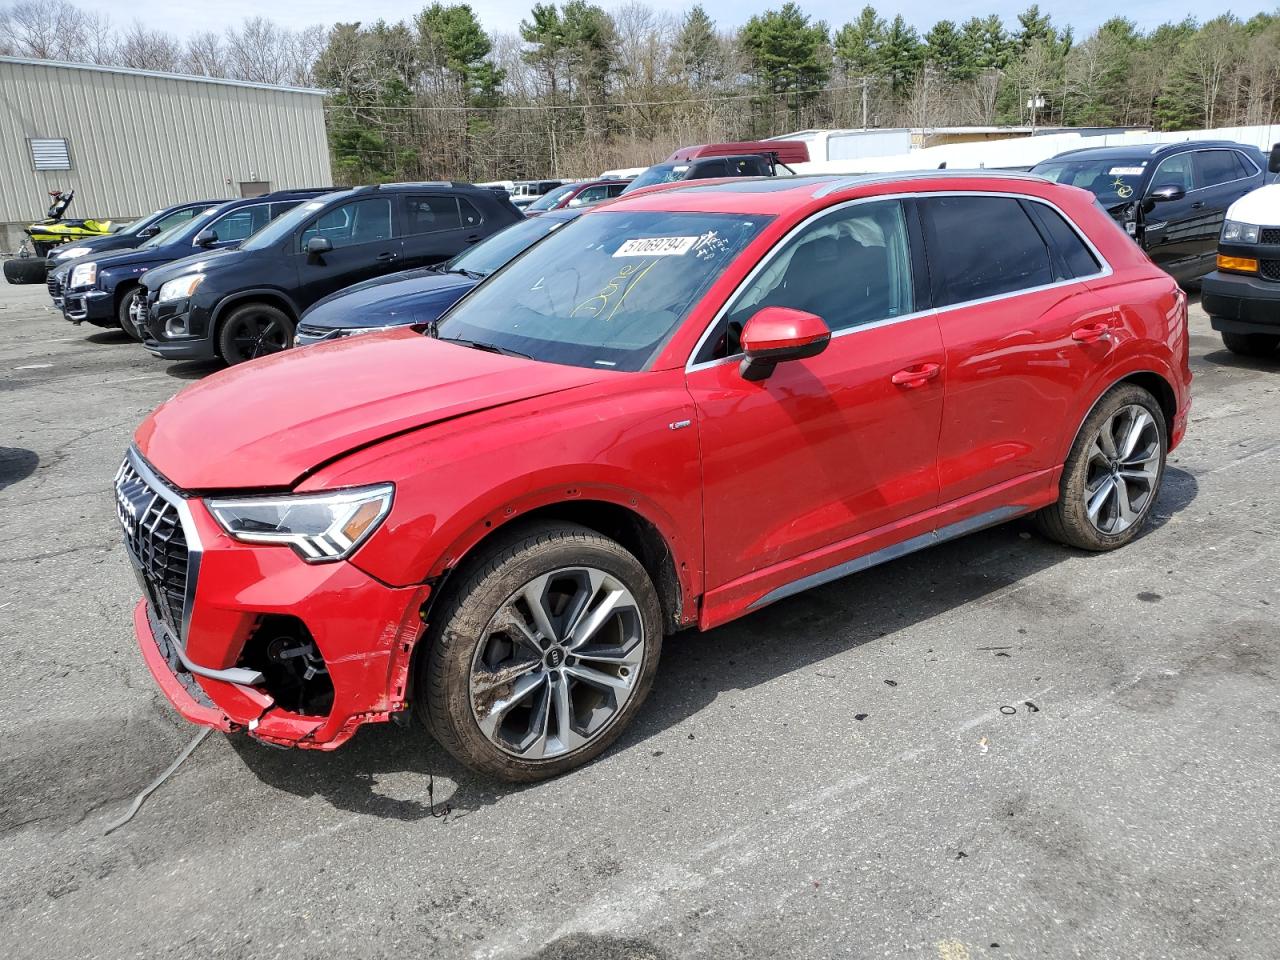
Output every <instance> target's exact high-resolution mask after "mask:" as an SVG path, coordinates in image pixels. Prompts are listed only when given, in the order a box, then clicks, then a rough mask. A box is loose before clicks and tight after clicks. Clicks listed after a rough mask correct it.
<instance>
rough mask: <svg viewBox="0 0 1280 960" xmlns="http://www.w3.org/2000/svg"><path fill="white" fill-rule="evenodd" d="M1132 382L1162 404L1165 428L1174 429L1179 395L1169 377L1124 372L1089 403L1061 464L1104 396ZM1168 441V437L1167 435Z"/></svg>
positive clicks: (1156, 373)
mask: <svg viewBox="0 0 1280 960" xmlns="http://www.w3.org/2000/svg"><path fill="white" fill-rule="evenodd" d="M1126 383H1131V384H1133V385H1134V386H1138V387H1141V388H1142V389H1143V390H1146V391H1147V393H1149V394H1151V395H1152V396H1153V397H1155V399H1156V403H1158V404H1159V405H1160V412H1161V413H1163V414H1164V420H1165V429H1166V431H1171V430H1172V429H1173V421H1174V417H1175V416H1176V415H1177V412H1178V395H1177V392H1176V391H1175V390H1174V388H1173V384H1172V383H1170V382H1169V379H1168V377H1166V376H1165V375H1164V374H1162V373H1158V372H1157V371H1155V370H1134V371H1131V372H1129V373H1125V374H1122V375H1121V376H1119V377H1116V378H1115V379H1114V380H1111V381H1110V382H1108V383H1107V385H1106V387H1105V388H1104V389H1102V390H1100V391H1098V395H1097V396H1096V397H1094V398H1093V402H1092V403H1091V404H1089V406H1088V408H1086V409H1085V411H1084V413H1083V414H1081V415H1080V417H1079V418H1078V419H1077V421H1076V428H1075V430H1073V431H1072V433H1071V435H1070V437H1068V438H1067V443H1066V446H1065V447H1064V448H1063V449H1062V450H1061V451H1060V455H1059V457H1058V463H1059V465H1061V464H1062V463H1065V462H1066V459H1067V457H1068V456H1070V455H1071V450H1072V448H1073V447H1075V445H1076V440H1078V439H1079V437H1080V431H1081V430H1083V429H1084V425H1085V422H1086V421H1087V420H1088V419H1089V416H1090V415H1091V414H1092V413H1093V411H1094V410H1095V409H1096V408H1097V406H1098V404H1100V403H1101V402H1102V400H1103V398H1104V397H1106V395H1107V394H1109V393H1110V392H1111V391H1112V390H1114V389H1115V388H1116V387H1118V386H1120V385H1122V384H1126ZM1165 439H1166V442H1167V441H1168V437H1167V436H1166V438H1165Z"/></svg>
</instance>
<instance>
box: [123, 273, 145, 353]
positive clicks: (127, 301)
mask: <svg viewBox="0 0 1280 960" xmlns="http://www.w3.org/2000/svg"><path fill="white" fill-rule="evenodd" d="M141 299H142V287H139V286H133V287H130V288H129V289H128V290H126V291H125V294H124V296H123V297H121V298H120V306H118V307H116V322H117V323H119V324H120V329H121V330H123V331H124V332H125V333H127V334H128V335H129V336H130V337H132V338H133V339H134V340H137V341H138V342H139V343H141V342H142V340H143V331H142V330H141V329H139V327H138V325H137V324H136V323H134V322H133V313H132V311H133V307H134V304H135V303H136V302H137V301H139V300H141ZM143 302H144V303H145V301H143Z"/></svg>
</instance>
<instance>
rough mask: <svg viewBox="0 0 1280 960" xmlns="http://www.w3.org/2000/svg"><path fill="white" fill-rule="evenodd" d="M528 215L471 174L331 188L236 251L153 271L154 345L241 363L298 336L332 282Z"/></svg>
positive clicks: (459, 244)
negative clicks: (462, 178) (460, 178)
mask: <svg viewBox="0 0 1280 960" xmlns="http://www.w3.org/2000/svg"><path fill="white" fill-rule="evenodd" d="M521 219H523V217H522V215H521V214H520V211H519V210H517V209H516V208H515V207H514V206H512V204H511V201H510V200H508V199H506V198H505V197H500V196H498V195H497V194H496V193H495V192H494V191H492V190H486V189H484V188H481V187H475V186H472V185H471V184H467V183H390V184H382V185H380V186H372V187H356V188H355V189H353V190H342V191H339V192H336V193H330V194H326V195H325V196H322V197H318V198H316V199H315V200H312V201H310V202H308V203H304V204H302V205H301V206H299V207H298V208H296V209H294V210H291V211H290V212H289V213H287V214H286V215H285V216H283V217H281V218H280V219H278V220H276V221H274V222H272V223H271V224H270V226H268V227H266V228H265V229H263V230H262V231H260V232H259V233H257V234H255V235H254V236H253V237H251V238H250V239H249V240H247V241H245V242H244V243H242V244H241V245H240V246H239V248H238V249H236V250H227V251H219V252H217V253H214V254H211V255H210V256H207V257H190V258H188V259H186V260H183V261H181V262H179V263H173V264H169V265H168V266H166V267H164V268H163V269H161V270H155V271H152V272H151V273H149V274H148V275H147V276H146V278H145V280H144V283H145V285H146V291H147V293H146V296H147V337H146V340H145V344H146V347H147V349H148V350H150V351H151V352H152V353H154V354H155V355H156V356H158V357H164V358H166V359H171V360H208V359H214V358H219V357H220V358H221V359H223V360H224V361H226V362H227V363H229V364H234V363H240V362H241V361H244V360H250V359H253V358H254V357H257V356H261V355H263V354H267V353H275V352H277V351H279V350H285V349H288V348H289V347H290V346H292V345H293V334H294V327H295V325H296V324H297V322H298V318H299V317H300V316H301V315H302V312H303V311H304V310H306V309H307V308H308V307H309V306H311V305H312V304H313V303H315V302H316V301H317V300H320V299H321V298H322V297H326V296H328V295H329V294H331V293H333V292H334V291H336V290H340V289H342V288H343V287H347V286H350V285H351V284H353V283H359V282H360V281H362V280H368V279H370V278H371V277H377V276H381V275H383V274H387V273H392V272H393V271H397V270H406V269H411V268H413V267H424V266H429V265H431V264H433V263H439V262H441V261H443V260H447V259H449V258H450V257H452V256H453V255H454V254H456V253H458V252H460V251H461V250H463V249H464V248H465V247H466V246H467V245H469V244H472V243H476V242H477V241H479V240H483V239H484V238H485V237H487V236H489V235H490V234H492V233H496V232H497V231H499V230H501V229H502V228H503V227H505V226H507V225H508V224H511V223H515V222H516V221H517V220H521Z"/></svg>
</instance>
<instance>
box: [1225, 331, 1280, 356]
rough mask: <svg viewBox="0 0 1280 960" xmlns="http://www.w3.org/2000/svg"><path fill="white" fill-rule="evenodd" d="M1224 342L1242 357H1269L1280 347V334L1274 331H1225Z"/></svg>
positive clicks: (1229, 348)
mask: <svg viewBox="0 0 1280 960" xmlns="http://www.w3.org/2000/svg"><path fill="white" fill-rule="evenodd" d="M1222 343H1223V344H1224V345H1225V346H1226V348H1227V349H1228V350H1230V351H1231V352H1232V353H1234V354H1237V355H1239V356H1242V357H1269V356H1271V355H1272V354H1274V353H1275V352H1276V347H1280V335H1278V334H1273V333H1225V332H1224V333H1223V334H1222Z"/></svg>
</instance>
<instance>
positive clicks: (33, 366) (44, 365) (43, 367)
mask: <svg viewBox="0 0 1280 960" xmlns="http://www.w3.org/2000/svg"><path fill="white" fill-rule="evenodd" d="M52 366H53V364H52V363H28V364H26V365H24V366H21V367H14V368H13V369H15V370H47V369H48V368H49V367H52Z"/></svg>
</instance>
